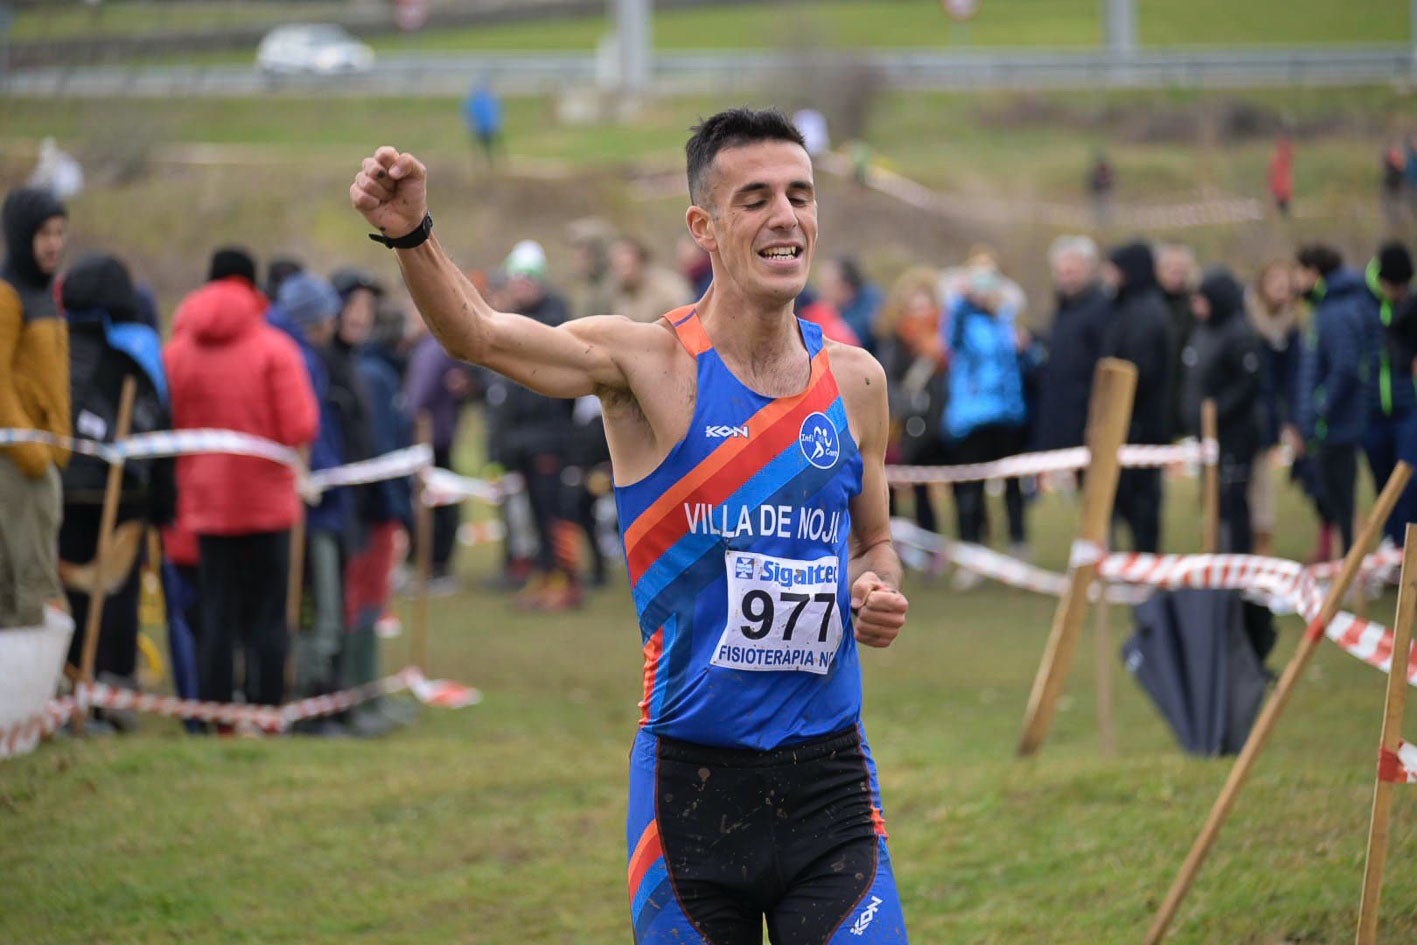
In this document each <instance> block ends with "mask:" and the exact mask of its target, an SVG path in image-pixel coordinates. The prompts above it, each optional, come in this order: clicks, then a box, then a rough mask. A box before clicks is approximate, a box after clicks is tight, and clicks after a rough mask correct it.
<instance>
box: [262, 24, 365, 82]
mask: <svg viewBox="0 0 1417 945" xmlns="http://www.w3.org/2000/svg"><path fill="white" fill-rule="evenodd" d="M373 65H374V50H372V49H370V48H369V46H368V45H367V44H365V43H361V42H360V41H359V40H357V39H355V38H354V37H353V36H350V35H349V34H348V33H346V32H345V31H344V30H343V29H341V28H340V27H338V26H336V25H335V24H333V23H297V24H294V25H291V26H278V27H276V28H275V29H273V30H271V31H270V32H269V33H267V34H266V35H265V38H264V39H262V40H261V45H260V46H259V47H258V48H257V50H256V66H257V68H259V69H260V70H261V71H262V72H265V73H268V74H273V75H274V74H281V75H293V74H298V73H303V74H306V75H347V74H349V73H353V72H368V71H369V69H370V67H372V66H373Z"/></svg>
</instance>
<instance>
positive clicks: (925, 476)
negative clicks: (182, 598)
mask: <svg viewBox="0 0 1417 945" xmlns="http://www.w3.org/2000/svg"><path fill="white" fill-rule="evenodd" d="M16 443H44V444H46V445H51V446H59V447H62V448H64V449H68V450H71V451H73V452H76V453H83V454H85V455H89V456H96V457H98V458H100V459H102V460H104V461H106V462H110V463H112V462H117V461H119V460H129V459H155V458H160V457H171V456H191V455H194V454H199V453H228V454H232V455H236V456H255V457H259V458H262V459H269V460H271V461H272V462H276V463H280V464H282V465H284V466H288V467H290V468H291V469H292V470H294V471H295V474H296V477H297V479H298V480H299V488H300V492H301V495H302V496H304V497H305V499H306V500H307V501H309V502H315V501H318V499H319V496H320V494H321V493H322V492H323V491H324V490H326V489H333V488H335V487H337V486H350V485H363V484H366V483H371V482H381V481H383V480H387V479H399V478H402V477H404V476H411V475H415V474H418V473H420V472H422V474H423V475H424V477H425V480H426V486H427V489H426V492H425V498H424V501H425V502H427V503H428V504H429V505H451V504H453V503H455V502H461V501H463V500H464V499H478V500H480V501H483V502H489V503H493V504H496V503H498V502H501V501H502V499H503V497H504V496H505V495H506V494H507V492H508V491H509V487H508V485H507V484H505V483H504V484H498V483H493V482H488V481H487V480H483V479H471V478H468V477H466V476H459V475H457V474H456V473H453V472H450V471H448V470H446V469H436V468H434V467H433V466H432V462H433V458H432V455H431V451H430V450H429V449H428V447H427V446H426V445H423V444H418V445H415V446H410V447H406V448H404V449H401V450H395V451H393V452H390V453H385V454H383V455H381V456H375V457H373V458H372V459H367V460H361V461H360V462H357V463H348V464H345V465H343V466H336V467H333V468H331V469H321V470H317V471H315V472H310V471H309V470H308V469H306V467H305V464H304V463H303V462H302V461H301V459H300V455H299V454H298V453H297V452H296V451H295V450H293V449H291V448H290V447H288V446H285V445H283V444H280V443H276V442H274V441H272V440H268V439H265V438H263V437H259V436H253V435H251V434H249V433H240V432H238V431H235V430H210V429H195V430H163V431H159V432H155V433H141V434H138V435H136V436H131V437H128V438H127V439H124V440H119V441H117V442H114V443H103V442H99V441H97V440H82V439H74V438H72V437H65V436H55V435H54V434H51V433H45V432H42V431H39V430H18V429H0V446H6V445H12V444H16ZM1218 455H1219V446H1218V445H1217V444H1216V442H1215V441H1214V440H1208V441H1205V442H1204V443H1197V442H1195V441H1185V442H1181V443H1177V444H1175V445H1173V446H1148V445H1143V444H1129V445H1124V446H1122V447H1121V448H1120V449H1119V450H1118V451H1117V458H1118V462H1120V463H1121V465H1122V466H1124V467H1128V468H1137V467H1155V466H1169V465H1173V464H1177V463H1198V462H1199V463H1210V462H1214V461H1215V458H1216V457H1217V456H1218ZM1090 462H1091V454H1090V453H1089V452H1088V449H1087V447H1085V446H1078V447H1073V448H1071V449H1063V450H1049V451H1046V452H1040V453H1022V454H1020V455H1017V456H1006V457H1004V458H1003V459H998V460H994V461H993V462H988V463H968V464H964V465H957V466H887V467H886V478H887V480H888V481H889V482H890V483H891V484H892V485H909V484H913V483H953V482H978V481H981V480H986V479H1006V478H1011V477H1014V476H1034V475H1040V474H1042V473H1050V472H1067V471H1071V470H1078V469H1084V468H1086V467H1087V465H1088V464H1089V463H1090Z"/></svg>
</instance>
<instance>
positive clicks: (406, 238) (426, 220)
mask: <svg viewBox="0 0 1417 945" xmlns="http://www.w3.org/2000/svg"><path fill="white" fill-rule="evenodd" d="M432 232H433V214H431V213H428V212H426V211H425V212H424V214H423V222H422V223H420V224H418V226H416V227H414V228H413V230H412V231H410V232H408V233H405V234H404V235H403V236H396V237H393V238H390V237H387V236H385V235H384V234H383V233H370V234H369V238H370V239H371V240H373V241H374V242H376V243H383V244H384V245H385V246H387V247H388V248H389V249H413V247H415V246H422V245H423V244H424V243H426V242H428V237H429V236H430V235H431V234H432Z"/></svg>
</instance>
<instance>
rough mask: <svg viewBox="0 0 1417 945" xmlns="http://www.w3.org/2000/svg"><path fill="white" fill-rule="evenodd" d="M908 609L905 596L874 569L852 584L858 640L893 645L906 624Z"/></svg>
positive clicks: (852, 606)
mask: <svg viewBox="0 0 1417 945" xmlns="http://www.w3.org/2000/svg"><path fill="white" fill-rule="evenodd" d="M909 609H910V602H909V601H907V600H906V599H905V595H904V594H902V593H901V592H900V591H897V590H894V589H893V588H891V587H889V586H887V585H886V584H885V582H883V581H882V580H881V579H880V578H879V577H877V576H876V573H875V572H874V571H867V572H865V573H864V574H862V575H861V576H860V577H858V578H857V579H856V581H855V582H854V583H853V584H852V585H851V612H852V614H854V615H855V624H856V642H857V643H861V644H864V645H866V646H877V647H880V646H890V645H891V643H892V642H894V641H895V638H896V637H897V636H899V635H900V630H901V627H904V626H905V612H906V611H907V610H909Z"/></svg>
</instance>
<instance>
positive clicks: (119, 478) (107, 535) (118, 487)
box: [74, 374, 138, 735]
mask: <svg viewBox="0 0 1417 945" xmlns="http://www.w3.org/2000/svg"><path fill="white" fill-rule="evenodd" d="M137 393H138V384H137V381H135V380H134V379H133V376H132V375H131V374H130V375H128V376H127V377H125V378H123V389H122V392H121V393H120V394H119V395H118V419H117V423H116V424H115V425H114V427H113V442H115V443H116V442H118V441H120V440H123V439H125V438H127V436H128V428H129V427H130V426H131V425H132V422H133V398H134V397H135V396H136V395H137ZM122 495H123V457H122V456H121V455H120V456H118V457H117V458H115V459H114V461H113V462H111V463H109V464H108V481H107V482H106V483H105V485H104V490H103V511H102V512H100V513H99V519H98V548H97V549H96V550H95V553H94V571H95V572H96V573H97V575H98V579H97V580H95V581H94V585H93V588H92V589H91V590H90V591H89V612H88V615H87V618H86V619H85V620H84V647H83V651H82V653H81V655H80V659H79V678H80V679H81V680H82V681H83V682H84V683H92V682H93V667H94V661H95V660H96V659H97V658H98V635H99V633H100V632H102V630H103V622H102V621H103V601H104V599H105V598H106V597H107V596H108V587H107V577H108V556H109V554H110V550H109V546H110V545H111V544H112V542H113V525H114V523H115V522H116V521H117V520H118V501H119V499H121V498H122ZM84 715H85V713H83V712H82V711H81V712H78V713H77V714H76V715H75V716H74V728H75V730H76V731H77V732H78V733H79V734H81V735H82V734H83V733H84V722H85V719H84Z"/></svg>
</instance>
